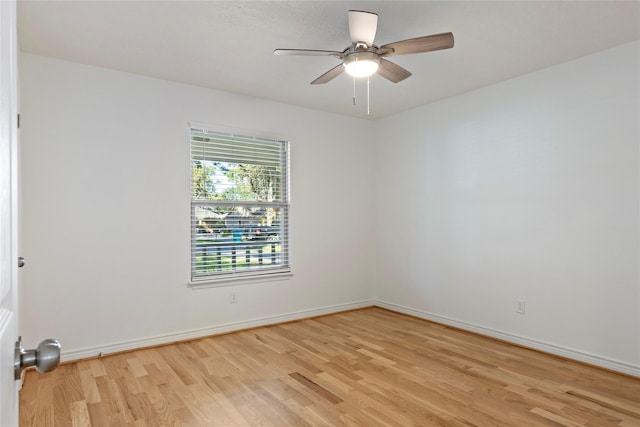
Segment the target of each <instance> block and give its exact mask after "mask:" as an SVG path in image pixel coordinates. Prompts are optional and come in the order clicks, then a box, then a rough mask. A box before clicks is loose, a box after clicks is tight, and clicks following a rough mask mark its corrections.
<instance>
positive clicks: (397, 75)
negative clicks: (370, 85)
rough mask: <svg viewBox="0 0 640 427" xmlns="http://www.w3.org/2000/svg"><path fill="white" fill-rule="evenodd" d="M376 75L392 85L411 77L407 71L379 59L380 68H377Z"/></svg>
mask: <svg viewBox="0 0 640 427" xmlns="http://www.w3.org/2000/svg"><path fill="white" fill-rule="evenodd" d="M378 74H379V75H380V76H381V77H384V78H385V79H387V80H389V81H392V82H393V83H398V82H401V81H402V80H404V79H406V78H407V77H409V76H411V73H410V72H409V71H407V70H405V69H404V68H402V67H401V66H399V65H397V64H394V63H393V62H391V61H387V60H386V59H383V58H380V67H378Z"/></svg>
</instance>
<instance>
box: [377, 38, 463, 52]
mask: <svg viewBox="0 0 640 427" xmlns="http://www.w3.org/2000/svg"><path fill="white" fill-rule="evenodd" d="M452 47H453V34H452V33H442V34H433V35H431V36H422V37H416V38H414V39H408V40H401V41H399V42H394V43H389V44H386V45H384V46H381V47H380V48H379V49H378V52H379V53H380V54H381V55H383V56H393V55H409V54H412V53H423V52H431V51H434V50H441V49H450V48H452ZM386 50H390V51H389V52H385V51H386Z"/></svg>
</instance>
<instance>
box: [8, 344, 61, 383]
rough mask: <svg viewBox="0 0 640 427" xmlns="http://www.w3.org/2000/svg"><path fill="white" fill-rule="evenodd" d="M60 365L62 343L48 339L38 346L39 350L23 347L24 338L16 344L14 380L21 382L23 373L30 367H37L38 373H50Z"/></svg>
mask: <svg viewBox="0 0 640 427" xmlns="http://www.w3.org/2000/svg"><path fill="white" fill-rule="evenodd" d="M59 363H60V341H58V340H54V339H53V338H49V339H46V340H44V341H42V342H41V343H40V344H38V348H36V349H31V350H25V349H24V348H23V347H22V338H19V339H18V341H17V342H16V349H15V359H14V362H13V370H14V378H15V379H16V380H19V379H20V377H21V375H22V371H23V370H24V369H26V368H28V367H30V366H35V367H36V369H37V370H38V372H42V373H44V372H49V371H52V370H54V369H55V368H57V367H58V364H59Z"/></svg>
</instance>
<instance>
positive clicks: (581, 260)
mask: <svg viewBox="0 0 640 427" xmlns="http://www.w3.org/2000/svg"><path fill="white" fill-rule="evenodd" d="M639 58H640V43H638V42H635V43H631V44H628V45H623V46H619V47H617V48H614V49H610V50H607V51H603V52H601V53H598V54H595V55H591V56H588V57H584V58H581V59H579V60H575V61H572V62H568V63H565V64H561V65H559V66H555V67H552V68H548V69H545V70H542V71H539V72H535V73H532V74H529V75H526V76H523V77H520V78H516V79H513V80H510V81H506V82H502V83H500V84H497V85H494V86H491V87H487V88H484V89H481V90H477V91H474V92H471V93H467V94H463V95H461V96H458V97H455V98H450V99H447V100H444V101H441V102H436V103H433V104H431V105H427V106H423V107H420V108H417V109H415V110H412V111H409V112H405V113H402V114H399V115H397V116H394V117H391V118H387V119H384V120H380V121H378V122H377V123H376V128H377V133H378V137H377V165H376V168H375V169H376V171H378V173H379V175H378V181H377V184H378V188H377V196H378V205H377V212H378V215H379V217H378V225H377V227H376V229H377V230H378V231H379V233H380V234H379V236H378V246H377V248H378V254H377V262H376V264H375V265H376V266H377V270H376V274H375V276H374V277H376V284H375V297H376V298H377V299H379V300H380V301H381V303H383V305H384V304H386V306H387V307H390V308H394V309H399V310H404V311H406V312H410V313H412V314H417V315H421V316H423V317H427V318H433V319H436V320H440V321H445V322H448V323H451V324H454V325H458V326H463V327H467V328H469V329H474V330H479V331H481V332H484V333H489V334H493V335H495V336H499V337H501V338H507V339H510V340H512V341H518V342H522V343H524V344H528V345H533V346H537V347H539V348H545V349H547V350H552V351H555V352H558V353H563V352H565V353H567V354H569V355H571V356H573V357H578V358H581V359H583V360H587V361H591V362H594V363H598V364H602V365H607V364H613V365H615V366H614V368H616V369H620V368H621V367H622V369H626V368H629V369H628V371H632V372H635V374H637V375H640V274H639V261H640V251H639V245H640V241H639V220H640V214H639V202H640V200H639V195H640V186H639V170H640V169H639V149H638V147H639V141H640V106H639V104H640V84H639V80H640V77H639V76H640V65H639V63H640V59H639ZM516 299H524V300H525V301H526V313H525V314H524V315H520V314H516V312H515V308H516ZM618 362H620V363H618ZM634 370H635V371H634Z"/></svg>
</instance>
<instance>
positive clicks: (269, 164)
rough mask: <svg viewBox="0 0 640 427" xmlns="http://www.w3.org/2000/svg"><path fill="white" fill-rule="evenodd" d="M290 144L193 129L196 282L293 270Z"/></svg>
mask: <svg viewBox="0 0 640 427" xmlns="http://www.w3.org/2000/svg"><path fill="white" fill-rule="evenodd" d="M288 150H289V144H288V143H287V142H286V141H276V140H270V139H260V138H253V137H247V136H239V135H232V134H225V133H220V132H215V131H211V130H207V129H203V128H197V127H191V173H192V175H191V177H192V179H191V281H192V282H193V283H196V282H198V281H215V280H228V279H229V278H237V277H245V276H263V275H270V274H278V273H282V272H286V271H288V270H289V267H290V266H289V194H288V184H289V181H288V179H289V177H288V169H289V168H288V159H289V152H288Z"/></svg>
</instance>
